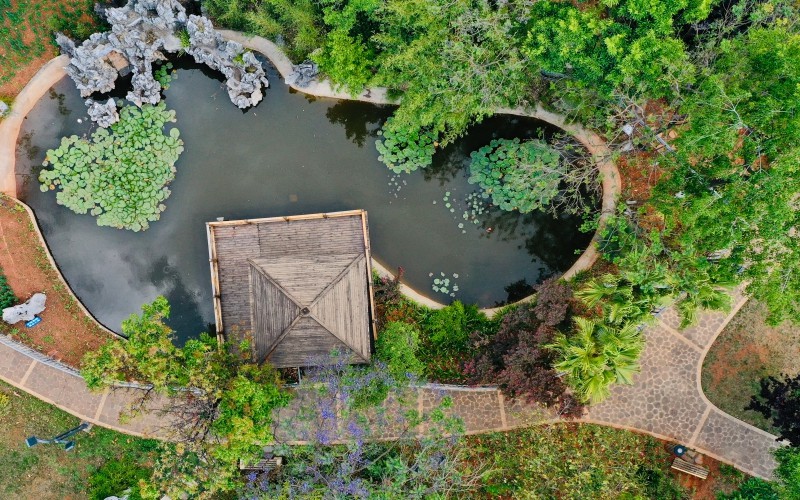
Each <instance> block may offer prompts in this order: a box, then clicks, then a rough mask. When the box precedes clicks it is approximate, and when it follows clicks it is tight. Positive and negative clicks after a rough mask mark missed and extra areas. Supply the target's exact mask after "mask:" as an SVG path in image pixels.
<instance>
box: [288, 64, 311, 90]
mask: <svg viewBox="0 0 800 500" xmlns="http://www.w3.org/2000/svg"><path fill="white" fill-rule="evenodd" d="M293 69H294V71H293V72H292V74H291V75H289V76H287V77H286V85H295V86H297V87H300V88H305V87H308V86H309V84H311V82H312V81H313V80H314V79H315V78H316V77H317V75H318V74H319V68H318V67H317V64H316V63H314V62H311V61H305V62H302V63H300V64H298V65H296V66H294V68H293Z"/></svg>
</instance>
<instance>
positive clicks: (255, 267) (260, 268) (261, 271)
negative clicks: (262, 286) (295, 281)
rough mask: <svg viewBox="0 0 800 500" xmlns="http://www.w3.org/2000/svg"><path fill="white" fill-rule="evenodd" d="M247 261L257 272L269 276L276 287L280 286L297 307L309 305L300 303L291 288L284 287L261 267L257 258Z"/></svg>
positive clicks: (279, 288) (282, 291)
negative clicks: (256, 260)
mask: <svg viewBox="0 0 800 500" xmlns="http://www.w3.org/2000/svg"><path fill="white" fill-rule="evenodd" d="M247 263H248V264H250V266H251V267H253V268H254V269H255V270H256V271H257V272H259V273H261V274H262V275H263V276H264V277H265V278H267V280H268V281H269V282H270V283H272V284H273V285H275V287H276V288H278V290H280V291H281V293H283V294H284V295H286V297H287V298H288V299H289V300H291V301H292V302H294V305H296V306H297V307H299V308H300V309H303V308H305V307H307V306H305V305H303V304H301V303H300V301H299V300H298V299H297V297H295V296H294V295H292V294H291V293H289V290H287V289H286V288H284V287H283V285H281V284H280V283H279V282H278V280H277V279H275V278H273V277H272V276H271V275H270V274H269V273H268V272H267V270H266V269H264V268H263V267H261V266H260V265H258V264H257V263H256V262H255V260H254V259H252V258H249V259H247Z"/></svg>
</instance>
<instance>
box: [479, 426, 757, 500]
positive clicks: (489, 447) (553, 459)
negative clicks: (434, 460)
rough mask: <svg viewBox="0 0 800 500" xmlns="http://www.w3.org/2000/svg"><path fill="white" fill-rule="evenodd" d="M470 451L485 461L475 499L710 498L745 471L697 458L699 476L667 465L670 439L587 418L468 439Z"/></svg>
mask: <svg viewBox="0 0 800 500" xmlns="http://www.w3.org/2000/svg"><path fill="white" fill-rule="evenodd" d="M467 443H468V447H469V450H470V451H469V456H470V458H471V459H473V460H475V461H476V463H477V462H478V461H481V460H485V461H487V462H488V463H489V468H490V472H489V473H488V474H487V475H486V476H485V478H484V481H483V487H482V489H481V491H480V497H481V498H516V497H518V496H520V495H521V494H525V495H527V496H532V497H537V498H539V497H541V498H618V497H620V496H623V492H625V493H628V494H630V495H632V497H634V496H635V497H637V498H639V497H638V496H637V495H641V498H658V499H669V498H674V499H683V498H692V499H696V500H712V499H715V498H716V494H717V493H719V492H724V493H728V492H730V491H732V490H734V489H735V488H737V487H738V486H739V484H741V483H742V482H743V481H744V480H745V479H746V478H747V476H745V475H744V474H742V473H740V472H738V471H736V470H735V469H733V468H732V467H728V466H726V465H724V464H721V463H720V462H718V461H716V460H714V459H711V458H708V457H704V465H705V466H707V467H709V469H710V474H709V477H708V479H706V480H705V481H703V480H700V479H697V478H694V477H691V476H688V475H685V474H676V473H675V472H673V471H671V470H670V464H671V462H672V458H673V455H672V453H671V452H670V451H669V446H670V445H671V444H672V443H667V442H665V441H661V440H658V439H655V438H653V437H650V436H646V435H643V434H638V433H635V432H630V431H625V430H619V429H612V428H608V427H602V426H598V425H591V424H562V425H547V426H536V427H531V428H527V429H520V430H517V431H512V432H506V433H493V434H486V435H481V436H470V437H468V438H467Z"/></svg>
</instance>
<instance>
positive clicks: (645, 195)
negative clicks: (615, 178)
mask: <svg viewBox="0 0 800 500" xmlns="http://www.w3.org/2000/svg"><path fill="white" fill-rule="evenodd" d="M617 168H618V169H619V173H620V177H621V178H622V200H623V201H628V200H633V201H636V202H637V203H642V202H645V201H647V200H648V199H650V194H651V191H652V190H653V187H654V186H655V185H656V183H657V182H658V179H659V178H660V177H661V172H660V171H659V170H658V168H657V167H655V166H653V160H652V157H651V155H650V154H648V153H638V154H635V155H622V156H620V158H619V159H618V160H617Z"/></svg>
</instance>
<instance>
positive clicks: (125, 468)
mask: <svg viewBox="0 0 800 500" xmlns="http://www.w3.org/2000/svg"><path fill="white" fill-rule="evenodd" d="M151 473H152V471H151V470H150V469H147V468H145V467H142V466H140V465H139V464H137V463H136V462H134V461H133V458H132V457H125V458H123V459H121V460H119V459H112V460H109V461H108V462H106V463H104V464H103V465H102V467H100V468H99V469H97V470H96V471H95V472H94V474H92V476H91V477H90V478H89V492H88V493H89V498H91V499H92V500H103V499H105V498H107V497H110V496H114V495H116V496H122V493H123V492H124V491H125V490H127V489H128V488H130V492H129V493H128V497H127V498H128V499H129V500H137V499H141V498H142V497H141V496H140V495H139V488H138V484H139V480H140V479H149V478H150V475H151Z"/></svg>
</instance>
